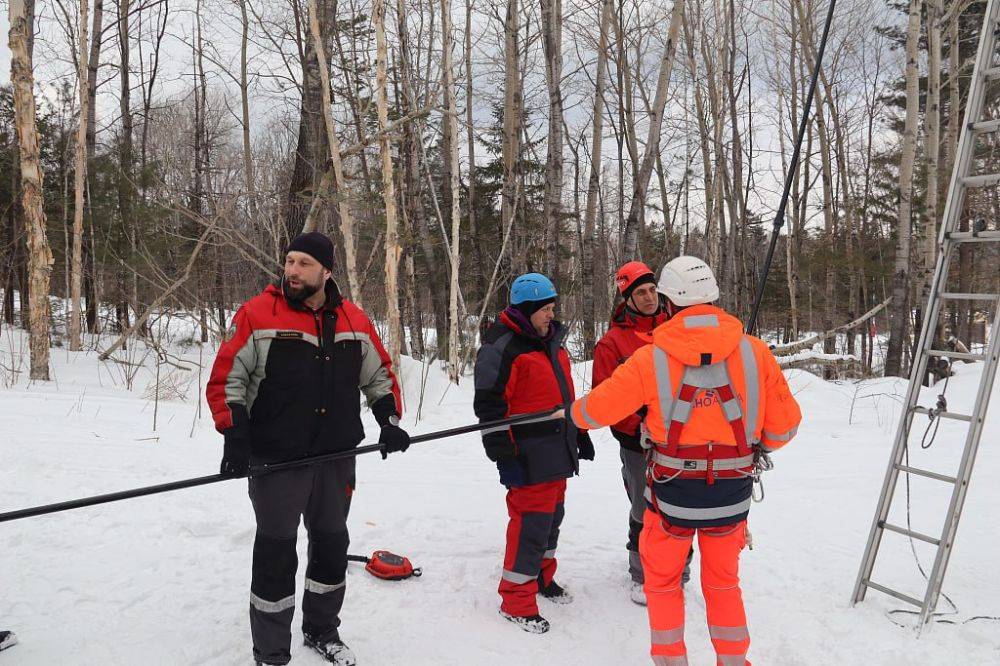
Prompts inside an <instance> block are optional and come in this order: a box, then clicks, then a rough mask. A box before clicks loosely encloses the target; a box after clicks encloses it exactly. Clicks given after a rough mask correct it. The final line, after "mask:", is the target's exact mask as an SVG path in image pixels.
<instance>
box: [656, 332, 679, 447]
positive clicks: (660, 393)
mask: <svg viewBox="0 0 1000 666" xmlns="http://www.w3.org/2000/svg"><path fill="white" fill-rule="evenodd" d="M653 369H654V370H655V371H656V396H657V399H658V400H659V402H660V414H661V415H662V416H663V433H664V436H666V433H667V432H668V431H669V430H670V421H671V420H672V419H673V418H674V389H673V386H672V385H671V384H670V360H669V357H668V356H667V352H665V351H664V350H663V349H661V348H660V347H657V346H655V345H654V347H653Z"/></svg>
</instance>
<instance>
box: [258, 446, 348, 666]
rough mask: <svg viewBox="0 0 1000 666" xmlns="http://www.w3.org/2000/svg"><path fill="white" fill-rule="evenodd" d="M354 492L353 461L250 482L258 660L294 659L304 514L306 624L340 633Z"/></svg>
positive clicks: (318, 632)
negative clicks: (297, 541)
mask: <svg viewBox="0 0 1000 666" xmlns="http://www.w3.org/2000/svg"><path fill="white" fill-rule="evenodd" d="M353 491H354V458H350V459H348V460H335V461H332V462H328V463H324V464H321V465H311V466H306V467H301V468H297V469H291V470H287V471H284V472H274V473H272V474H266V475H263V476H260V477H257V478H252V479H250V501H251V502H252V503H253V510H254V513H255V514H256V517H257V536H256V538H255V539H254V544H253V576H252V579H251V582H250V632H251V634H252V636H253V654H254V658H255V659H258V660H260V661H263V662H266V663H269V664H285V663H288V661H289V660H290V659H291V653H290V650H289V648H290V645H291V640H292V631H291V627H292V616H293V615H294V612H295V570H296V568H297V567H298V556H297V554H296V551H295V537H296V534H297V532H298V528H299V516H302V517H303V522H304V523H305V526H306V531H307V532H308V534H309V563H308V564H307V565H306V580H305V592H304V594H303V598H302V629H303V631H307V632H309V633H310V634H312V635H314V636H318V637H323V638H326V637H327V636H329V637H334V636H336V635H337V627H339V626H340V618H339V615H340V608H341V606H343V604H344V591H345V589H344V588H345V583H346V573H347V546H348V544H349V543H350V539H349V537H348V534H347V513H348V511H349V510H350V506H351V494H352V493H353Z"/></svg>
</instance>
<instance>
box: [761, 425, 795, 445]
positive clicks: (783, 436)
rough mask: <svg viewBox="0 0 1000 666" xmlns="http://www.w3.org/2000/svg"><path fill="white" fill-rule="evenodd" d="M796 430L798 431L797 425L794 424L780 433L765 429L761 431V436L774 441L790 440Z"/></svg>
mask: <svg viewBox="0 0 1000 666" xmlns="http://www.w3.org/2000/svg"><path fill="white" fill-rule="evenodd" d="M798 431H799V427H798V426H795V427H794V428H792V429H791V430H789V431H788V432H783V433H780V434H775V433H773V432H768V431H767V430H765V431H764V432H763V433H762V436H763V437H764V439H770V440H772V441H774V442H788V441H791V439H792V437H795V433H797V432H798Z"/></svg>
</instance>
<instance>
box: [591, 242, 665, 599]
mask: <svg viewBox="0 0 1000 666" xmlns="http://www.w3.org/2000/svg"><path fill="white" fill-rule="evenodd" d="M615 284H616V285H617V286H618V292H619V293H620V294H621V296H622V302H621V303H619V304H618V306H617V307H616V308H615V311H614V313H613V314H612V315H611V326H610V328H608V332H607V333H605V334H604V337H602V338H601V339H600V340H599V341H598V342H597V346H596V347H594V367H593V380H592V383H591V384H592V386H594V387H596V386H597V385H598V384H600V383H601V382H603V381H604V380H605V379H607V378H608V377H610V376H611V375H612V374H613V373H614V371H615V369H616V368H617V367H618V366H619V365H621V364H622V363H624V362H625V361H627V360H628V359H629V357H631V356H632V354H634V353H635V351H636V350H637V349H639V348H640V347H643V346H645V345H648V344H651V343H652V342H653V329H654V328H656V327H657V326H659V325H660V324H662V323H663V322H665V321H666V320H667V315H666V314H665V313H664V311H663V307H662V305H661V303H660V295H659V294H658V293H657V292H656V275H655V274H654V273H653V271H651V270H650V269H649V266H647V265H646V264H644V263H642V262H641V261H630V262H628V263H627V264H625V265H624V266H622V267H621V268H619V269H618V273H617V274H616V275H615ZM641 424H642V415H641V414H632V415H630V416H628V417H626V418H625V419H623V420H622V421H619V422H618V423H616V424H614V425H613V426H611V434H612V435H613V436H614V438H615V439H617V440H618V443H619V444H621V458H622V480H623V481H624V484H625V492H626V494H627V495H628V500H629V505H630V507H631V510H630V511H629V522H628V524H629V529H628V544H627V545H626V547H627V548H628V563H629V565H628V568H629V575H630V576H631V578H632V584H631V588H630V596H631V598H632V600H633V601H634V602H636V603H638V604H642V605H645V603H646V596H645V594H644V593H643V591H642V583H643V575H642V562H641V561H640V560H639V533H640V532H642V517H643V513H644V512H645V511H646V500H645V498H644V497H643V491H644V490H645V488H646V454H645V451H644V450H643V448H642V443H641V433H640V430H639V429H640V426H641Z"/></svg>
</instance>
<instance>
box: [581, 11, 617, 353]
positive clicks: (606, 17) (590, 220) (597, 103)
mask: <svg viewBox="0 0 1000 666" xmlns="http://www.w3.org/2000/svg"><path fill="white" fill-rule="evenodd" d="M613 2H614V0H604V2H603V3H602V4H601V18H600V26H601V27H600V37H598V40H597V75H596V81H595V88H594V121H593V122H594V128H593V132H592V133H591V138H590V179H589V180H588V182H587V207H586V210H585V212H584V218H583V219H584V224H583V235H584V238H583V280H582V283H583V289H584V290H585V291H590V292H594V291H596V289H595V287H597V285H596V284H595V282H596V280H595V275H594V243H595V242H596V239H595V238H594V225H595V221H596V218H597V204H598V199H599V198H600V195H601V191H600V190H601V166H602V165H601V147H602V143H603V140H604V80H605V78H607V71H608V29H609V27H610V25H611V17H612V8H613V5H612V3H613ZM596 300H597V299H596V298H594V297H590V298H584V299H583V348H584V349H585V350H587V351H588V352H590V351H591V350H593V349H594V339H595V333H596V330H595V329H596V325H597V315H596V312H595V306H596Z"/></svg>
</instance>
